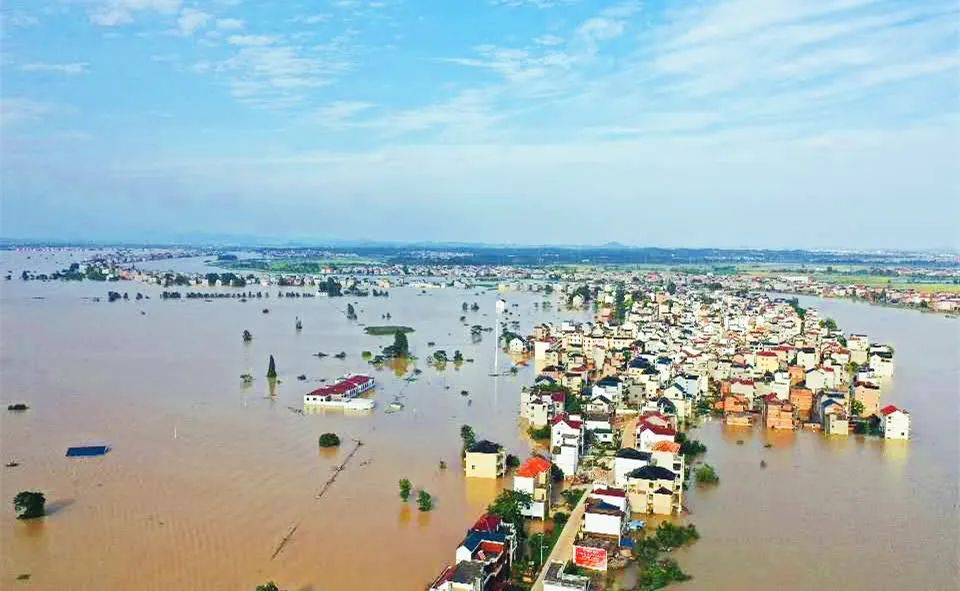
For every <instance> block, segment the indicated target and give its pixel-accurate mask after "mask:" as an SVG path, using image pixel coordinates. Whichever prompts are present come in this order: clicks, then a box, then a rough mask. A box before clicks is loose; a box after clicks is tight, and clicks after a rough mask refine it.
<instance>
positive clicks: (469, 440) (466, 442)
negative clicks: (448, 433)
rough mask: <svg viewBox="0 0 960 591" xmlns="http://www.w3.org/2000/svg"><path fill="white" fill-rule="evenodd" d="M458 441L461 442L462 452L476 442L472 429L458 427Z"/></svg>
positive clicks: (468, 426) (463, 426)
mask: <svg viewBox="0 0 960 591" xmlns="http://www.w3.org/2000/svg"><path fill="white" fill-rule="evenodd" d="M460 441H462V442H463V450H464V451H466V450H467V448H469V447H470V446H472V445H473V444H474V443H476V442H477V435H476V433H474V432H473V427H471V426H470V425H462V426H461V427H460Z"/></svg>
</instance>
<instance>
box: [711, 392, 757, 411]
mask: <svg viewBox="0 0 960 591" xmlns="http://www.w3.org/2000/svg"><path fill="white" fill-rule="evenodd" d="M717 408H718V410H721V411H723V414H730V413H743V412H747V411H749V410H750V400H749V399H748V398H747V397H746V396H739V395H737V394H730V395H728V396H724V397H723V400H721V401H720V402H718V403H717Z"/></svg>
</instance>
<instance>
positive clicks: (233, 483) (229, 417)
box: [0, 252, 960, 591]
mask: <svg viewBox="0 0 960 591" xmlns="http://www.w3.org/2000/svg"><path fill="white" fill-rule="evenodd" d="M24 256H25V255H23V254H21V253H10V252H4V253H0V270H2V271H6V270H7V269H8V268H9V269H11V270H14V271H15V272H17V271H18V270H19V269H21V268H31V269H37V268H42V266H43V265H44V264H46V265H49V267H50V269H47V270H51V269H56V268H59V267H60V266H62V263H63V259H60V258H56V257H54V258H45V257H43V256H41V255H36V254H34V255H31V259H29V260H27V259H25V258H24ZM58 256H59V255H58ZM186 263H187V264H189V265H191V267H190V268H191V270H201V271H202V269H203V268H204V266H203V265H202V261H197V260H195V259H190V260H188V261H186ZM156 264H158V265H162V267H161V268H166V267H167V266H171V265H174V266H175V265H176V264H177V263H170V262H167V261H164V262H163V263H156ZM107 289H117V290H119V291H128V292H130V294H131V296H133V294H134V293H135V292H136V291H142V292H144V293H149V294H150V295H151V296H152V299H151V300H149V301H143V302H139V303H138V302H134V301H129V302H116V303H113V304H108V303H106V302H100V303H93V302H91V301H89V300H88V299H84V298H88V297H93V296H100V297H104V296H105V295H106V290H107ZM271 291H272V292H274V293H275V291H276V288H273V289H272V290H271ZM478 292H479V294H480V295H474V294H476V293H478ZM158 293H159V290H158V289H156V288H149V287H146V286H143V285H141V284H136V283H119V284H117V283H114V284H95V283H90V282H85V283H81V284H62V283H48V284H40V283H23V282H20V281H19V280H18V279H14V280H13V281H9V282H8V281H3V280H2V279H0V398H2V401H3V403H4V404H7V403H9V402H13V401H26V402H28V403H29V404H30V406H31V409H30V410H29V411H27V412H26V413H23V414H13V413H7V412H6V411H5V410H4V411H3V412H4V414H3V415H2V416H0V443H2V446H0V447H2V454H0V455H2V458H0V459H2V460H3V463H6V462H7V461H10V460H16V461H18V462H20V464H21V465H20V466H19V467H17V468H2V469H0V492H2V497H3V500H4V501H3V505H2V506H0V564H2V573H0V577H2V578H0V588H2V589H7V588H13V589H97V590H103V589H131V588H136V589H170V588H186V589H230V590H233V589H237V590H244V589H252V588H253V587H254V586H255V585H257V584H259V583H262V582H264V581H266V580H268V579H273V580H275V581H277V583H278V584H280V586H281V587H283V588H287V589H302V590H315V591H320V590H341V589H350V590H352V589H356V590H366V589H370V590H377V589H401V590H402V589H411V590H413V589H421V588H423V587H424V586H425V585H426V584H427V583H428V582H429V581H430V580H431V578H432V577H433V576H434V575H435V574H436V573H437V572H439V570H440V568H441V567H442V565H443V564H445V563H447V562H450V561H451V560H452V558H453V549H454V546H455V544H456V543H457V542H458V541H459V540H460V538H461V537H462V535H463V531H464V529H465V528H466V527H468V526H469V524H470V523H471V522H472V520H473V518H475V517H476V515H478V514H479V513H480V512H481V511H482V510H483V507H484V506H486V504H487V503H488V502H489V501H490V500H491V499H492V498H493V497H494V496H495V495H496V493H497V491H498V487H499V486H501V485H502V484H503V483H497V482H493V481H478V480H470V481H467V480H466V479H464V478H463V476H462V473H461V471H460V470H459V468H460V465H459V447H460V442H459V428H460V425H461V424H463V423H469V424H471V425H473V426H474V428H475V429H476V431H477V433H478V435H479V436H480V437H485V438H490V439H494V440H497V441H500V442H502V443H503V444H504V445H506V447H507V449H508V450H509V451H510V452H512V453H517V454H526V453H528V452H529V450H530V442H529V441H528V440H527V439H526V437H525V436H524V435H523V433H522V432H521V430H520V428H519V427H518V424H517V420H516V419H517V403H518V393H519V389H520V387H521V386H522V385H524V384H527V383H529V382H530V380H531V379H532V377H533V373H532V371H533V370H532V367H530V366H528V367H522V368H521V369H520V371H519V372H518V374H517V375H508V376H504V377H501V378H497V379H494V378H491V377H489V376H488V375H487V374H488V373H489V372H490V369H491V367H492V365H493V346H492V342H491V337H490V335H489V334H485V335H484V338H483V340H482V341H481V342H480V343H476V344H474V343H471V339H470V336H469V331H468V329H467V328H466V327H464V326H462V325H461V324H460V323H459V321H458V318H459V316H460V315H462V314H463V313H462V312H461V310H460V305H461V303H462V302H463V301H468V302H471V303H472V302H473V301H477V302H478V303H480V305H481V312H477V313H471V312H468V313H466V316H467V317H468V320H467V321H468V323H470V324H473V323H479V324H484V325H492V324H493V321H494V316H495V315H494V302H495V300H496V298H497V294H496V293H495V292H492V291H488V290H484V289H478V290H469V291H463V290H428V291H427V293H426V294H421V293H420V290H417V289H412V288H404V289H393V290H391V296H390V298H386V299H381V298H364V299H358V300H356V301H357V302H358V304H356V307H357V310H358V313H359V316H360V318H359V322H360V323H366V324H380V323H385V322H388V321H385V320H383V319H382V318H381V315H382V314H383V313H386V312H390V313H391V314H392V316H393V317H392V319H391V320H390V321H389V323H392V324H408V325H410V326H413V327H415V328H416V329H417V331H416V332H415V333H413V334H411V335H410V342H411V346H412V349H413V350H414V352H415V353H417V354H418V355H420V356H421V360H420V361H419V362H418V363H417V364H416V365H417V366H418V367H420V368H421V369H422V370H423V374H422V375H421V376H419V378H418V380H417V381H416V382H412V383H409V382H406V381H404V380H403V377H402V376H408V375H410V374H409V371H404V369H403V368H384V369H383V370H382V371H378V372H376V373H375V376H376V378H377V380H378V388H377V389H376V391H375V393H374V394H373V396H374V398H375V399H376V400H377V403H378V405H377V408H376V409H375V410H374V411H373V413H372V414H369V415H350V414H344V413H342V412H338V411H331V412H326V413H320V414H311V415H300V414H296V413H294V412H292V411H291V410H290V409H289V407H293V408H300V407H301V396H302V394H303V393H304V392H305V391H306V390H308V389H310V388H312V387H316V386H317V385H319V383H320V382H319V381H317V380H319V379H320V378H327V379H332V378H335V377H336V376H339V375H341V374H343V373H344V372H346V371H370V368H369V366H368V365H367V364H366V363H365V362H364V361H363V360H362V359H361V358H360V352H361V351H363V350H371V351H375V350H376V349H377V348H378V347H379V346H381V345H384V344H387V342H388V340H387V339H385V338H383V337H373V336H368V335H365V334H364V333H363V331H362V329H361V328H360V327H359V326H358V323H357V322H351V321H348V320H347V319H346V318H345V317H344V315H343V313H342V311H341V308H345V307H346V303H347V302H351V301H354V300H353V299H351V298H343V299H339V300H328V299H323V298H314V299H292V300H288V299H277V298H275V297H271V298H270V299H269V300H263V301H252V302H248V303H246V304H242V303H239V302H237V301H214V302H211V303H206V302H203V301H180V302H162V301H160V300H159V299H158V297H157V295H158ZM37 297H41V298H44V299H34V298H37ZM506 297H507V299H508V300H509V301H510V302H511V303H517V304H519V307H518V308H512V310H514V317H515V318H517V319H519V320H520V321H521V327H522V328H523V329H524V330H529V329H530V328H531V327H532V326H533V325H534V324H535V323H536V322H539V321H541V320H545V319H557V318H567V317H574V318H580V319H585V318H586V317H587V316H586V315H585V314H579V315H577V314H571V313H569V312H553V311H551V312H543V311H538V310H536V309H534V307H533V302H535V301H541V300H542V299H543V298H542V296H534V295H530V294H518V293H507V294H506ZM801 299H802V300H803V303H804V305H808V306H815V307H817V308H819V309H820V310H821V312H822V313H823V314H824V315H826V316H831V317H833V318H835V319H836V320H837V321H838V323H840V325H841V327H843V328H844V329H845V330H848V331H857V332H867V333H869V334H870V335H871V337H873V338H874V339H876V340H882V341H887V342H891V343H892V344H893V345H894V346H895V348H896V352H897V367H896V375H895V377H894V378H893V380H892V381H891V383H890V384H889V385H887V386H886V387H885V390H884V398H883V401H884V403H887V402H892V403H894V404H898V405H903V406H906V407H907V408H908V409H909V410H910V411H911V413H912V416H913V433H914V439H913V440H912V441H910V442H907V443H901V442H883V441H880V440H876V439H864V438H861V437H849V438H847V439H827V438H824V437H823V436H821V435H819V434H816V433H795V434H768V433H766V432H765V431H762V430H760V429H759V428H755V429H753V430H740V429H729V428H725V427H723V426H721V425H720V424H718V423H715V422H714V423H707V424H705V425H703V426H702V427H700V428H699V429H698V430H697V431H696V434H695V435H694V437H697V438H699V439H701V440H702V441H703V442H704V443H705V444H706V445H707V446H708V448H709V451H708V452H707V455H706V458H705V459H706V461H708V462H709V463H711V464H712V465H714V466H715V467H716V468H717V470H718V472H719V474H720V477H721V483H720V485H719V486H717V487H715V488H709V489H700V488H698V487H696V486H694V487H693V489H692V490H691V491H689V493H688V495H687V498H686V504H687V505H688V507H689V508H690V509H691V512H692V513H691V515H689V516H687V517H686V518H685V519H686V520H689V521H691V522H693V523H696V525H697V527H698V529H699V530H700V532H701V534H702V538H701V540H700V541H699V542H697V543H696V544H695V545H693V546H692V547H690V548H688V549H683V550H678V551H675V552H674V553H673V554H674V556H675V557H676V558H677V559H678V560H679V561H680V563H681V565H682V566H683V568H684V570H686V571H687V572H689V573H690V574H692V575H693V576H694V579H693V580H692V581H689V582H687V583H684V584H682V585H680V586H678V588H689V589H731V590H732V589H750V588H760V587H761V586H771V585H772V586H776V587H778V588H781V589H816V588H828V589H872V590H875V589H898V590H899V589H956V588H957V587H956V580H957V573H958V563H957V560H958V558H957V557H958V551H960V550H958V532H960V521H958V505H957V498H958V465H960V453H958V435H957V425H958V398H960V388H958V384H960V369H958V368H960V355H958V351H960V333H958V326H960V325H958V324H957V321H956V320H951V319H947V318H944V317H942V316H934V315H924V314H920V313H917V312H913V311H906V310H893V309H885V308H878V307H871V306H867V305H864V304H855V303H850V302H842V301H834V300H828V301H824V300H814V299H804V298H801ZM264 307H267V308H269V309H270V313H269V314H262V313H261V309H262V308H264ZM141 310H142V311H144V312H146V315H142V314H141V313H140V312H141ZM484 314H486V315H484ZM296 316H300V317H301V318H302V319H303V322H304V328H303V330H302V331H301V332H300V333H297V332H296V331H295V330H294V319H295V317H296ZM243 329H249V330H250V331H251V332H253V334H254V340H253V341H252V342H251V343H248V344H244V343H242V342H241V339H240V332H241V331H242V330H243ZM427 341H435V342H436V343H437V344H436V347H435V348H444V349H446V350H447V351H448V353H452V351H453V350H454V349H460V350H462V351H463V352H464V355H465V356H466V357H472V358H474V359H475V362H474V363H473V364H470V363H465V364H463V365H462V366H461V367H460V368H455V367H454V365H453V364H447V366H446V368H445V369H444V370H442V371H438V370H437V369H435V368H432V367H429V366H427V364H426V363H425V357H426V354H427V353H428V352H429V351H431V350H432V349H430V348H428V347H427V345H426V343H427ZM341 350H342V351H345V352H347V354H348V356H347V358H346V359H344V360H342V361H341V360H337V359H334V358H333V357H332V354H334V353H336V352H339V351H341ZM317 351H323V352H325V353H328V354H330V355H331V356H330V357H327V358H325V359H322V360H321V359H317V358H316V357H313V356H312V353H314V352H317ZM270 354H274V355H275V356H276V359H277V364H278V368H279V371H280V378H281V381H280V383H279V384H277V385H276V388H275V389H274V390H271V389H270V387H269V385H268V382H267V380H266V379H265V378H264V377H263V375H264V373H265V371H266V365H267V357H268V355H270ZM501 361H502V363H503V366H504V367H506V366H507V361H506V359H505V358H504V357H501ZM531 365H532V364H531ZM246 372H249V373H251V374H253V375H254V376H255V381H254V383H253V384H251V385H249V386H244V385H243V384H242V383H241V381H240V379H239V376H240V374H242V373H246ZM301 373H303V374H306V375H307V376H308V378H309V380H308V381H307V382H300V381H298V380H297V379H296V376H297V375H299V374H301ZM464 389H465V390H468V391H469V392H470V396H469V398H466V397H462V396H460V391H461V390H464ZM395 396H400V397H401V400H402V402H403V403H404V404H405V405H406V407H405V409H404V410H403V411H401V412H397V413H392V414H391V413H386V412H385V410H386V408H387V404H388V403H389V402H390V401H391V400H393V399H394V397H395ZM468 400H471V401H472V403H470V404H469V405H468ZM326 431H334V432H337V433H338V434H339V435H340V436H341V438H342V439H343V445H342V446H341V448H340V449H339V450H335V451H321V450H319V449H318V447H317V443H316V442H317V437H318V436H319V435H320V434H321V433H323V432H326ZM174 433H176V437H174ZM353 439H361V440H362V441H363V442H364V444H365V445H364V446H363V447H362V448H361V449H360V451H359V452H358V453H357V455H356V457H355V458H354V459H353V460H352V461H351V463H350V464H349V465H348V467H347V469H346V470H344V471H343V473H342V474H341V475H340V476H339V477H338V479H337V481H336V482H335V483H334V484H333V485H332V486H331V487H330V489H329V491H328V492H327V494H326V495H325V496H324V497H323V498H322V499H320V500H317V499H316V498H315V495H316V493H317V492H318V491H319V490H320V489H321V488H322V487H323V483H324V482H325V481H326V480H327V479H328V478H329V477H330V475H331V470H332V468H333V467H334V466H336V465H337V464H338V463H340V462H341V461H342V459H343V458H344V457H345V456H346V454H347V453H349V451H350V450H351V449H352V448H353V443H352V440H353ZM737 440H743V441H744V444H743V445H737V444H736V441H737ZM97 442H105V443H109V444H110V445H111V446H112V447H113V449H112V451H111V452H110V453H109V454H108V455H107V456H105V457H103V458H96V459H88V460H78V461H73V460H67V459H66V458H64V457H63V453H64V450H65V449H66V447H67V446H69V445H75V444H84V443H97ZM765 443H771V444H772V445H773V447H771V448H765V447H764V444H765ZM761 459H763V460H765V461H766V462H767V467H766V468H765V469H761V468H760V465H759V464H760V460H761ZM441 460H443V461H445V462H446V463H447V465H448V469H447V470H445V471H442V470H440V469H439V462H440V461H441ZM402 477H407V478H409V479H410V480H412V481H413V482H414V485H415V486H416V487H423V488H425V489H426V490H428V491H429V492H430V493H431V494H433V495H434V497H435V499H436V508H435V510H434V511H432V512H430V513H426V514H424V513H420V512H418V511H417V510H416V507H415V505H414V504H413V503H412V502H411V503H407V504H404V503H401V502H400V499H399V497H398V494H397V481H398V480H399V479H400V478H402ZM25 489H26V490H42V491H44V492H45V493H46V495H47V499H48V503H49V505H48V508H49V509H51V514H50V515H49V516H48V517H46V518H44V519H42V520H37V521H33V522H20V521H17V520H15V519H14V517H13V512H12V509H11V507H10V504H9V499H12V497H13V496H14V495H15V494H16V492H18V491H20V490H25ZM294 524H299V525H298V527H297V529H296V531H295V533H294V534H293V536H292V537H291V538H290V540H289V542H288V543H287V544H286V545H285V546H284V548H283V550H282V551H281V552H280V553H279V555H278V556H277V557H276V558H275V559H271V555H272V554H273V553H274V551H275V550H276V547H277V545H278V544H279V543H280V542H281V540H282V539H283V538H284V536H286V535H287V533H288V532H289V530H290V528H291V526H293V525H294ZM21 574H29V575H30V579H29V580H27V581H16V580H15V579H16V578H17V576H18V575H21ZM623 579H624V581H625V582H626V583H627V586H628V585H629V583H630V573H628V574H627V576H625V577H623Z"/></svg>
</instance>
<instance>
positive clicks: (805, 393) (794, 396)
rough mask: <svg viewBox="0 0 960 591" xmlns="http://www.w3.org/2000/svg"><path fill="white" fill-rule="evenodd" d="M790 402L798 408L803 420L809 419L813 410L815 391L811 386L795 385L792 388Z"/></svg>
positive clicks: (798, 414) (798, 413) (799, 415)
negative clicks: (801, 386)
mask: <svg viewBox="0 0 960 591" xmlns="http://www.w3.org/2000/svg"><path fill="white" fill-rule="evenodd" d="M788 400H790V403H791V404H793V406H794V408H796V410H797V416H798V417H799V418H800V419H801V420H804V421H806V420H809V419H810V413H811V412H812V411H813V391H812V390H810V389H809V388H800V387H793V388H790V397H789V399H788Z"/></svg>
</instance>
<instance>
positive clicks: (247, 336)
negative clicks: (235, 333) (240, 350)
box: [243, 330, 253, 343]
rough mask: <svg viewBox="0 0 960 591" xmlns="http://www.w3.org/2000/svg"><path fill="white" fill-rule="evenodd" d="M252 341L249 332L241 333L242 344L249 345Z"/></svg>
mask: <svg viewBox="0 0 960 591" xmlns="http://www.w3.org/2000/svg"><path fill="white" fill-rule="evenodd" d="M252 340H253V335H252V334H250V331H249V330H245V331H243V342H244V343H249V342H250V341H252Z"/></svg>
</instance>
